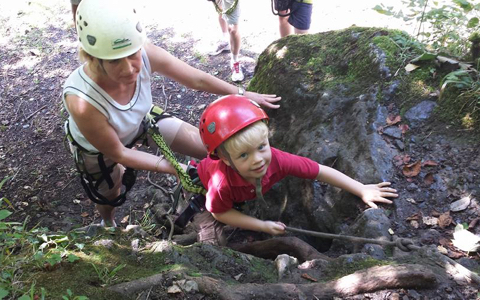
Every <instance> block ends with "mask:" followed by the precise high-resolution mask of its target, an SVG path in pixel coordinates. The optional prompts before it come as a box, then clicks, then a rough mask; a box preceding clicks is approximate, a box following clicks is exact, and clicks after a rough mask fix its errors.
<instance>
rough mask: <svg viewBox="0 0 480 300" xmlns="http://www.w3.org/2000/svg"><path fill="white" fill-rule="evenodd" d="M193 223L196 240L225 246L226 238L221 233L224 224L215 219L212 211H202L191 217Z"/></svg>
mask: <svg viewBox="0 0 480 300" xmlns="http://www.w3.org/2000/svg"><path fill="white" fill-rule="evenodd" d="M193 225H194V226H195V230H196V231H197V241H198V242H202V243H206V244H212V245H217V246H225V245H226V244H227V240H226V238H225V235H224V234H223V231H224V227H225V224H223V223H221V222H219V221H217V220H216V219H215V218H214V217H213V216H212V213H210V212H209V211H206V210H205V211H203V212H201V213H198V214H196V215H195V216H194V217H193Z"/></svg>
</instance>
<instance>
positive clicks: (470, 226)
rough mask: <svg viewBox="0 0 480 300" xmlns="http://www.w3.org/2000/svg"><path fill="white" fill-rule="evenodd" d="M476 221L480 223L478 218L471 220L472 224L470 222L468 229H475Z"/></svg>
mask: <svg viewBox="0 0 480 300" xmlns="http://www.w3.org/2000/svg"><path fill="white" fill-rule="evenodd" d="M478 221H480V218H476V219H473V220H472V222H470V224H468V229H472V228H473V227H475V226H476V225H477V223H478Z"/></svg>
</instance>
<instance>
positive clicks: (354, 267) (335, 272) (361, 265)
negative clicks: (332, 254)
mask: <svg viewBox="0 0 480 300" xmlns="http://www.w3.org/2000/svg"><path fill="white" fill-rule="evenodd" d="M390 264H393V262H390V261H385V260H377V259H373V258H371V257H368V258H366V259H360V260H355V259H353V260H347V259H341V258H338V259H336V260H335V261H334V262H331V263H329V264H328V267H327V268H326V269H325V271H324V275H325V277H324V278H322V280H324V281H329V280H335V279H338V278H341V277H343V276H347V275H349V274H352V273H355V272H356V271H359V270H364V269H368V268H371V267H375V266H384V265H390Z"/></svg>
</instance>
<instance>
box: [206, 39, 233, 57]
mask: <svg viewBox="0 0 480 300" xmlns="http://www.w3.org/2000/svg"><path fill="white" fill-rule="evenodd" d="M222 52H230V43H228V42H221V43H220V44H218V46H217V49H216V50H215V51H213V52H210V53H209V55H211V56H215V55H219V54H220V53H222Z"/></svg>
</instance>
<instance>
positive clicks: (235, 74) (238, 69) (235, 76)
mask: <svg viewBox="0 0 480 300" xmlns="http://www.w3.org/2000/svg"><path fill="white" fill-rule="evenodd" d="M244 78H245V76H243V71H242V65H241V64H240V62H239V61H237V62H234V63H233V64H232V81H233V82H239V81H242V80H243V79H244Z"/></svg>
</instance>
